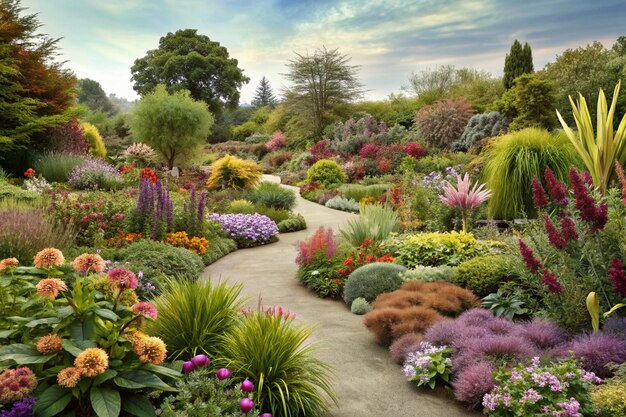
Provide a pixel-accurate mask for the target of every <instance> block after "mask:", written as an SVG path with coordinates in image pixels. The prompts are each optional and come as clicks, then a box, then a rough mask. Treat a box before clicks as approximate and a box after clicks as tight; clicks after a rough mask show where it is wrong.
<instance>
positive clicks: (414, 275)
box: [400, 265, 456, 282]
mask: <svg viewBox="0 0 626 417" xmlns="http://www.w3.org/2000/svg"><path fill="white" fill-rule="evenodd" d="M455 270H456V268H454V267H451V266H448V265H441V266H423V265H418V266H416V267H415V268H413V269H410V270H407V271H405V272H403V273H402V274H400V276H401V277H402V279H403V280H405V281H420V282H434V281H448V282H451V281H452V278H453V277H454V271H455Z"/></svg>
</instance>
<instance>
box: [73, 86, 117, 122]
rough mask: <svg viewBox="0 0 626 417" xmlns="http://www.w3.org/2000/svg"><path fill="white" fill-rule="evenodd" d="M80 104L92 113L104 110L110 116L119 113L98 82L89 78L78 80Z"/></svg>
mask: <svg viewBox="0 0 626 417" xmlns="http://www.w3.org/2000/svg"><path fill="white" fill-rule="evenodd" d="M76 87H78V97H76V98H77V100H78V104H84V105H85V106H87V107H89V109H90V110H92V111H98V110H102V111H103V112H105V113H106V114H108V115H113V114H115V113H117V109H116V108H115V105H114V104H113V103H112V102H111V100H109V98H108V97H107V95H106V93H105V92H104V90H103V89H102V86H101V85H100V83H99V82H98V81H94V80H91V79H89V78H82V79H80V80H78V83H77V85H76Z"/></svg>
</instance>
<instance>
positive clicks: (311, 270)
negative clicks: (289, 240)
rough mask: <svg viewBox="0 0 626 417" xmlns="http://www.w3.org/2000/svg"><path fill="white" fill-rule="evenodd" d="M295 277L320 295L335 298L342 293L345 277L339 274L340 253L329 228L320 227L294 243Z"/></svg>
mask: <svg viewBox="0 0 626 417" xmlns="http://www.w3.org/2000/svg"><path fill="white" fill-rule="evenodd" d="M296 247H297V250H298V256H297V257H296V263H297V264H298V273H297V278H298V279H299V280H300V282H302V283H303V284H305V285H306V286H307V287H309V288H310V289H312V290H313V291H315V292H316V293H317V294H318V295H319V296H320V297H332V298H337V297H340V296H341V295H342V294H343V284H344V281H345V278H343V277H341V276H340V275H339V273H338V272H337V271H338V268H339V265H341V260H342V259H343V258H342V253H341V252H338V248H337V241H336V239H335V236H334V234H333V230H332V229H331V228H324V227H320V228H319V229H317V230H316V231H315V232H314V233H313V235H312V236H311V237H310V238H309V239H308V240H306V241H300V242H298V243H297V245H296Z"/></svg>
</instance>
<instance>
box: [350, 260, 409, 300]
mask: <svg viewBox="0 0 626 417" xmlns="http://www.w3.org/2000/svg"><path fill="white" fill-rule="evenodd" d="M404 271H406V268H404V267H403V266H401V265H396V264H392V263H388V262H375V263H371V264H367V265H363V266H362V267H360V268H358V269H356V270H355V271H354V272H352V273H351V274H350V276H349V277H348V280H347V281H346V286H345V288H344V290H343V299H344V301H345V302H346V304H348V305H351V304H352V302H353V301H354V300H355V299H357V298H359V297H361V298H364V299H365V300H367V301H374V299H375V298H376V297H378V296H379V295H380V294H382V293H384V292H391V291H395V290H397V289H398V288H400V285H402V278H400V273H401V272H404Z"/></svg>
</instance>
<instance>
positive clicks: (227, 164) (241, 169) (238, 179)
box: [207, 155, 263, 190]
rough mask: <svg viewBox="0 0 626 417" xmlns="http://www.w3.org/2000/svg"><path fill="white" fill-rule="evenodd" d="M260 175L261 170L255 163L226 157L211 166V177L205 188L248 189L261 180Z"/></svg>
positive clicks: (230, 156) (229, 156)
mask: <svg viewBox="0 0 626 417" xmlns="http://www.w3.org/2000/svg"><path fill="white" fill-rule="evenodd" d="M262 174H263V169H262V168H261V166H260V165H259V164H257V163H256V162H252V161H245V160H243V159H239V158H237V157H235V156H232V155H226V156H224V157H223V158H220V159H218V160H217V161H215V162H214V163H213V165H211V176H210V177H209V179H208V180H207V187H208V188H209V189H211V190H215V189H217V188H235V189H240V188H250V187H253V186H255V185H256V184H257V183H258V182H259V181H260V180H261V175H262Z"/></svg>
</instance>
